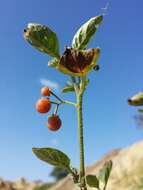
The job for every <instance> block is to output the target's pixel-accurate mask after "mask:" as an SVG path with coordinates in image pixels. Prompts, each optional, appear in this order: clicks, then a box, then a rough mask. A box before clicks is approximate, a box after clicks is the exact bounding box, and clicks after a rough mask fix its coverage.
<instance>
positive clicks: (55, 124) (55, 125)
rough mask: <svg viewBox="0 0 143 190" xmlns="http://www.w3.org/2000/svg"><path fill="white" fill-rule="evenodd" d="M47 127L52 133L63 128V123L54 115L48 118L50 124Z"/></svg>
mask: <svg viewBox="0 0 143 190" xmlns="http://www.w3.org/2000/svg"><path fill="white" fill-rule="evenodd" d="M47 125H48V128H49V129H50V130H51V131H57V130H58V129H59V128H60V127H61V125H62V121H61V119H60V118H59V117H58V116H57V115H55V114H52V115H51V116H50V117H49V118H48V124H47Z"/></svg>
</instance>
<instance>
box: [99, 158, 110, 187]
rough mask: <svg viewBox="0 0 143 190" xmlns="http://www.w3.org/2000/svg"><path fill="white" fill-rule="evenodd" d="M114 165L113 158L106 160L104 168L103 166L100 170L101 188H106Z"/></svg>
mask: <svg viewBox="0 0 143 190" xmlns="http://www.w3.org/2000/svg"><path fill="white" fill-rule="evenodd" d="M112 165H113V164H112V161H111V160H110V161H108V162H105V164H104V166H103V168H101V170H100V171H99V176H98V179H99V184H100V188H101V189H102V190H105V189H106V186H107V182H108V179H109V176H110V173H111V170H112Z"/></svg>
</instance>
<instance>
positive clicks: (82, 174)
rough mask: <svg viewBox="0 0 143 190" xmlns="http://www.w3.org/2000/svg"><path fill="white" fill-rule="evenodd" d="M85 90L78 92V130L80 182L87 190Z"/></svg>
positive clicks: (82, 189)
mask: <svg viewBox="0 0 143 190" xmlns="http://www.w3.org/2000/svg"><path fill="white" fill-rule="evenodd" d="M83 92H84V91H83ZM83 92H82V93H78V94H77V104H78V106H77V116H78V131H79V148H80V183H81V190H87V187H86V181H85V166H84V141H83V115H82V100H83Z"/></svg>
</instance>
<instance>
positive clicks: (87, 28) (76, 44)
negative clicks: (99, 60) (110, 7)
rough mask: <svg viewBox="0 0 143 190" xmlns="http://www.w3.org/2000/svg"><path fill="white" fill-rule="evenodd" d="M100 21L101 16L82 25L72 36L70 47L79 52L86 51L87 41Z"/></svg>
mask: <svg viewBox="0 0 143 190" xmlns="http://www.w3.org/2000/svg"><path fill="white" fill-rule="evenodd" d="M102 20H103V15H99V16H96V17H93V18H91V19H90V20H88V21H87V22H86V23H85V24H83V25H82V26H81V27H80V28H79V30H78V31H77V32H76V34H75V35H74V38H73V41H72V47H73V48H76V49H79V50H83V49H86V47H87V45H88V43H89V41H90V40H91V38H92V37H93V35H94V34H95V32H96V31H97V30H98V28H99V26H100V24H101V22H102Z"/></svg>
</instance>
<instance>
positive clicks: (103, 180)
mask: <svg viewBox="0 0 143 190" xmlns="http://www.w3.org/2000/svg"><path fill="white" fill-rule="evenodd" d="M102 20H103V15H99V16H96V17H93V18H91V19H90V20H88V21H87V22H86V23H85V24H83V25H82V26H81V27H80V28H79V30H78V31H77V32H76V34H75V35H74V37H73V40H72V44H71V47H67V46H66V47H65V51H64V53H63V54H62V55H60V52H59V41H58V38H57V35H56V33H55V32H53V31H52V30H51V29H50V28H49V27H46V26H43V25H41V24H28V27H27V29H25V30H24V37H25V39H26V40H27V41H28V42H29V43H30V44H31V45H32V46H34V47H35V48H36V49H38V50H39V51H41V52H43V53H47V54H49V55H50V56H52V57H53V59H52V60H51V61H49V63H48V65H49V67H53V68H55V69H57V70H58V71H60V72H62V73H63V74H66V75H68V76H70V81H68V82H67V83H66V85H65V87H64V88H63V90H62V92H63V93H68V92H74V93H75V95H76V103H74V102H69V101H66V100H62V99H61V98H60V97H58V96H57V95H56V94H55V93H54V92H52V91H50V100H49V101H50V102H51V104H54V105H55V106H56V107H55V111H54V114H55V115H56V116H57V113H58V109H59V107H60V106H61V105H62V104H68V105H72V106H74V107H75V108H76V111H77V116H78V132H79V149H80V167H79V170H78V169H75V168H74V167H72V166H71V160H70V158H69V157H68V156H67V155H66V154H65V153H63V152H61V151H59V150H57V149H53V148H33V152H34V154H35V155H36V156H37V157H38V158H39V159H40V160H42V161H45V162H47V163H49V164H52V165H54V166H57V167H62V168H64V169H66V170H67V171H68V172H69V173H70V174H71V175H72V177H73V181H74V183H75V184H76V185H78V186H79V188H80V189H81V190H87V186H90V187H94V188H97V189H100V190H105V189H106V186H107V182H108V178H109V176H110V172H111V168H112V161H108V162H107V163H105V165H104V166H103V168H102V169H101V170H100V172H99V176H98V177H97V176H95V175H88V176H86V174H85V164H84V138H83V110H82V106H83V96H84V92H85V90H86V88H87V85H88V84H89V79H88V75H89V73H90V72H91V71H92V70H99V67H98V65H97V60H98V58H99V55H100V49H99V48H91V49H87V45H88V43H89V42H90V40H91V39H92V37H93V35H94V34H95V33H96V32H97V30H98V28H99V26H100V24H101V23H102ZM52 97H55V98H56V100H55V101H53V100H51V98H52ZM47 98H48V97H47Z"/></svg>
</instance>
